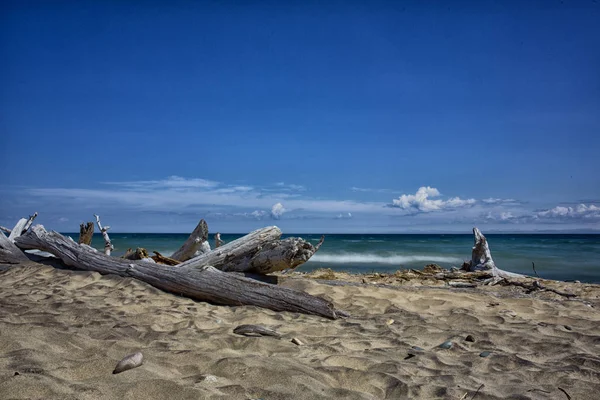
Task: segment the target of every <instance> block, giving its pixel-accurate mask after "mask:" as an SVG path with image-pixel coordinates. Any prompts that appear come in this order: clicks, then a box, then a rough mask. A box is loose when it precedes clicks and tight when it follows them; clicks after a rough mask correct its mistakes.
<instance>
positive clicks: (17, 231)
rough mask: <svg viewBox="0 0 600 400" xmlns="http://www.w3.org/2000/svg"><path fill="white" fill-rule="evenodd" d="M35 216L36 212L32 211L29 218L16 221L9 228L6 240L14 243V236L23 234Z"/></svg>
mask: <svg viewBox="0 0 600 400" xmlns="http://www.w3.org/2000/svg"><path fill="white" fill-rule="evenodd" d="M37 216H38V213H37V211H36V212H34V213H33V215H30V216H29V218H21V219H20V220H19V221H18V222H17V223H16V225H15V227H14V228H12V229H11V230H10V233H9V235H8V240H10V241H11V242H13V243H14V241H15V239H16V238H18V237H19V236H21V235H22V234H24V233H25V232H26V231H27V229H29V227H30V226H31V224H32V223H33V220H34V219H35V217H37Z"/></svg>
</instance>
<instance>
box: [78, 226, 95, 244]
mask: <svg viewBox="0 0 600 400" xmlns="http://www.w3.org/2000/svg"><path fill="white" fill-rule="evenodd" d="M93 237H94V223H93V222H88V223H86V224H85V225H84V224H79V240H78V241H77V243H79V244H81V243H84V244H87V245H88V246H91V245H92V238H93Z"/></svg>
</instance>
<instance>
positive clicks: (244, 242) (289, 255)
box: [177, 226, 324, 274]
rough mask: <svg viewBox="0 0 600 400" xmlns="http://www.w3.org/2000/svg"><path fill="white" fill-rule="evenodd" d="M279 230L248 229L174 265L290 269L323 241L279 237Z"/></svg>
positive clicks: (237, 269) (240, 269) (241, 269)
mask: <svg viewBox="0 0 600 400" xmlns="http://www.w3.org/2000/svg"><path fill="white" fill-rule="evenodd" d="M280 238H281V231H280V230H279V228H278V227H276V226H269V227H266V228H262V229H259V230H256V231H254V232H251V233H249V234H248V235H246V236H244V237H241V238H239V239H237V240H234V241H232V242H229V243H227V244H226V245H223V246H221V247H219V248H216V249H214V250H212V251H210V252H208V253H206V254H203V255H200V256H198V257H194V258H192V259H191V260H188V261H186V262H184V263H182V264H179V265H178V266H177V267H178V268H182V267H202V266H204V265H212V266H213V267H215V268H217V269H220V270H222V271H226V272H254V273H258V274H268V273H271V272H276V271H282V270H285V269H293V268H296V267H297V266H299V265H301V264H303V263H305V262H306V261H308V259H309V258H310V257H312V255H313V254H315V252H316V251H317V250H319V248H320V247H321V245H322V244H323V240H324V237H322V238H321V241H320V242H319V243H318V244H317V245H316V246H313V245H312V244H310V243H309V242H307V241H305V240H303V239H301V238H287V239H283V240H280Z"/></svg>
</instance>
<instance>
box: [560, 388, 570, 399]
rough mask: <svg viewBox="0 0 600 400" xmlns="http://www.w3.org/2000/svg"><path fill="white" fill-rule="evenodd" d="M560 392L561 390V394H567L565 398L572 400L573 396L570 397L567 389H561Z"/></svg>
mask: <svg viewBox="0 0 600 400" xmlns="http://www.w3.org/2000/svg"><path fill="white" fill-rule="evenodd" d="M558 390H560V391H561V392H563V393H564V394H565V396H567V399H568V400H571V396H569V393H567V391H566V390H565V389H563V388H561V387H559V388H558Z"/></svg>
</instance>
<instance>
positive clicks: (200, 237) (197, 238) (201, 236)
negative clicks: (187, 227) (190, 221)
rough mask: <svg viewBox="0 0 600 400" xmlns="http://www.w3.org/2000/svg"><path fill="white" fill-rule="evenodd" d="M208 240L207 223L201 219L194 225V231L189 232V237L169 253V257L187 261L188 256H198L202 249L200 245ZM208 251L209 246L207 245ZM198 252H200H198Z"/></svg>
mask: <svg viewBox="0 0 600 400" xmlns="http://www.w3.org/2000/svg"><path fill="white" fill-rule="evenodd" d="M207 240H208V224H207V223H206V221H205V220H203V219H201V220H200V222H198V225H196V228H195V229H194V231H193V232H192V233H191V234H190V237H188V238H187V240H186V241H185V243H184V244H183V245H182V246H181V247H180V248H179V249H178V250H177V251H176V252H175V253H173V254H172V255H171V257H170V258H172V259H173V260H178V261H187V260H189V259H190V258H193V257H196V256H199V255H200V254H201V253H203V251H201V249H202V245H203V244H204V243H206V244H208V243H207V242H206V241H207ZM208 249H209V251H210V246H209V247H208ZM199 252H200V253H199Z"/></svg>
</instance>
